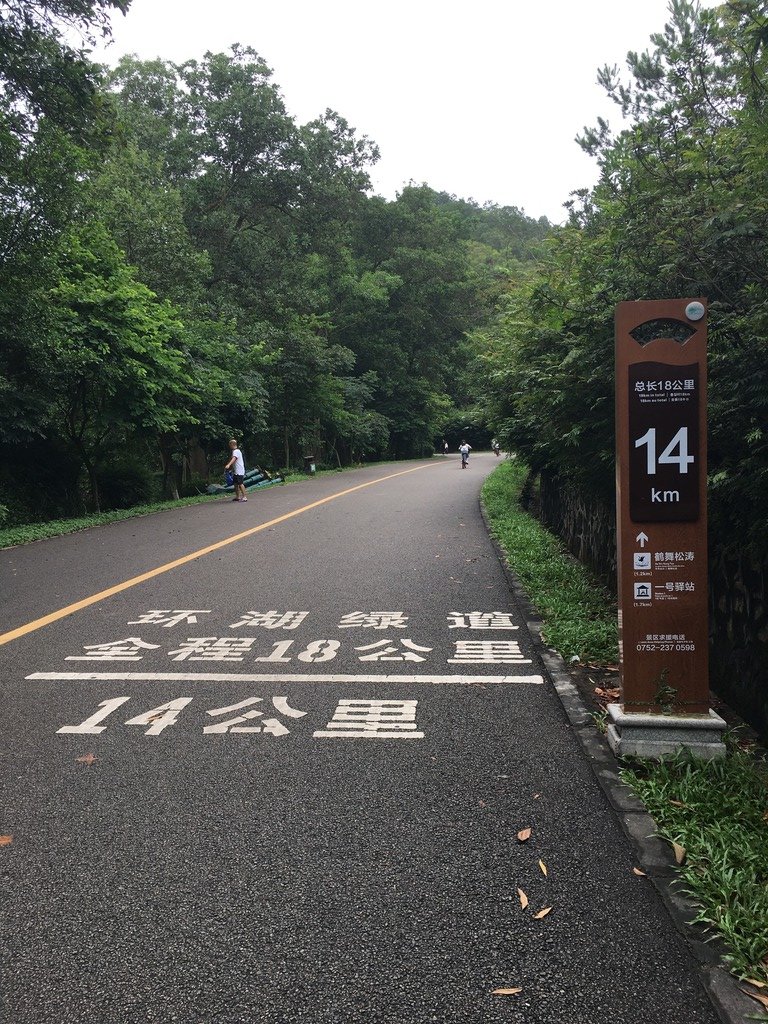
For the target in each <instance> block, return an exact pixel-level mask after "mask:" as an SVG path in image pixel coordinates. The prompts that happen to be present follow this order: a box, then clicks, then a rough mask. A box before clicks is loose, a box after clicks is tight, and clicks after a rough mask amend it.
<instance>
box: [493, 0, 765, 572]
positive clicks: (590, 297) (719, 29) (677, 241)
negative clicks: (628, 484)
mask: <svg viewBox="0 0 768 1024" xmlns="http://www.w3.org/2000/svg"><path fill="white" fill-rule="evenodd" d="M766 25H768V20H767V16H766V13H765V8H764V5H763V4H761V3H760V2H758V0H739V2H738V3H734V4H728V5H724V6H722V7H718V8H708V9H706V10H701V9H699V8H698V7H696V6H695V5H694V4H692V3H688V2H685V0H675V2H674V3H672V5H671V7H670V19H669V23H668V24H667V26H666V27H665V30H664V32H663V33H659V34H658V35H655V36H653V37H652V49H651V50H649V51H648V52H646V53H643V54H634V53H632V54H629V56H628V69H629V75H630V81H629V82H626V83H625V82H623V81H622V80H621V78H620V76H619V73H618V71H617V69H615V68H605V69H603V71H602V72H601V80H602V82H603V84H604V85H605V87H606V89H607V90H608V93H609V95H610V96H611V97H612V98H613V99H614V100H615V101H616V104H617V107H618V108H619V109H620V111H621V113H622V115H623V116H624V117H625V119H626V121H627V125H626V127H624V128H623V130H621V131H619V132H618V133H617V134H615V135H614V134H613V133H612V132H611V131H610V129H609V127H608V125H607V124H606V123H605V122H599V123H598V125H597V126H596V127H595V128H593V129H590V130H585V132H584V134H583V136H582V138H581V142H582V145H583V146H584V148H585V149H586V150H587V152H589V153H591V154H592V155H593V156H595V157H596V158H597V160H598V163H599V165H600V169H601V178H600V182H599V184H598V185H597V186H596V187H595V188H594V189H593V190H592V191H591V192H589V193H587V192H582V193H580V194H579V195H578V196H577V198H576V199H575V200H574V202H573V203H572V206H571V217H570V222H569V224H568V225H567V226H566V227H565V228H562V229H558V230H557V231H555V232H554V233H553V236H552V238H551V240H549V241H548V242H547V243H546V244H545V247H544V250H543V257H542V259H541V260H540V262H539V265H538V267H537V270H536V273H535V274H531V273H530V272H528V273H527V274H523V275H522V277H521V276H519V275H515V276H514V278H512V279H511V280H510V285H509V291H508V294H507V295H506V296H505V297H504V298H503V299H502V301H501V302H500V304H499V308H498V312H497V314H496V319H495V322H494V323H493V324H492V325H490V326H489V327H487V328H486V329H484V330H483V331H481V332H479V333H478V334H477V335H476V340H477V342H478V345H479V348H480V357H479V360H478V363H477V365H476V367H475V377H476V381H477V388H478V390H480V391H481V393H484V394H485V395H486V396H487V401H488V406H489V419H490V422H491V423H492V425H493V428H494V430H495V431H496V432H497V433H498V434H499V436H500V437H501V438H502V440H503V442H504V443H505V444H506V446H507V447H509V448H511V449H512V450H515V451H517V452H519V453H520V455H521V456H522V457H523V458H524V459H525V460H526V461H527V462H528V463H529V464H530V465H531V466H532V467H533V468H542V467H545V468H547V469H549V470H551V471H552V472H553V473H555V474H557V475H559V476H560V477H561V478H562V479H566V480H570V481H572V482H574V483H575V484H576V485H577V486H579V487H581V488H582V489H583V490H585V491H588V492H589V493H591V494H595V495H597V496H600V497H602V499H603V500H604V501H605V502H606V503H610V502H611V500H612V490H613V481H612V477H613V472H612V464H613V450H614V436H613V401H612V394H613V351H612V350H613V323H612V320H613V308H614V306H615V304H616V302H618V301H621V300H625V299H633V298H638V299H640V298H666V297H672V296H681V295H682V296H688V295H690V296H699V295H704V296H707V297H708V298H709V300H710V321H709V337H710V449H709V459H710V470H711V489H710V494H711V515H712V524H713V527H714V531H713V532H714V533H715V534H717V533H721V534H724V533H725V532H726V530H727V532H728V533H730V534H732V535H733V534H736V535H738V536H739V537H740V538H743V540H744V542H748V543H751V544H752V545H753V546H754V547H755V548H757V549H759V550H761V551H763V552H765V551H766V537H768V530H767V529H766V527H767V526H768V438H767V436H766V432H765V429H764V427H765V423H766V419H767V418H768V361H766V359H765V357H764V356H765V352H764V349H765V342H764V339H765V336H766V328H767V327H768V324H767V323H766V310H768V262H766V252H765V246H764V244H763V240H764V238H765V235H766V232H767V231H768V201H766V196H767V195H768V187H767V186H768V180H767V179H766V175H767V174H768V161H766V159H765V155H766V152H768V104H766V94H767V88H766V62H767V61H768V51H766V46H765V39H766Z"/></svg>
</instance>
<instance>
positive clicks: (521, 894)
mask: <svg viewBox="0 0 768 1024" xmlns="http://www.w3.org/2000/svg"><path fill="white" fill-rule="evenodd" d="M517 895H518V896H519V897H520V906H521V907H522V908H523V910H525V908H526V907H527V906H528V897H527V896H526V895H525V893H524V892H523V890H522V889H518V890H517Z"/></svg>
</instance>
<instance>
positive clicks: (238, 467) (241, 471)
mask: <svg viewBox="0 0 768 1024" xmlns="http://www.w3.org/2000/svg"><path fill="white" fill-rule="evenodd" d="M232 455H233V457H234V460H235V464H234V466H233V467H232V474H233V475H234V476H245V462H244V461H243V453H242V452H241V451H240V449H239V448H233V449H232Z"/></svg>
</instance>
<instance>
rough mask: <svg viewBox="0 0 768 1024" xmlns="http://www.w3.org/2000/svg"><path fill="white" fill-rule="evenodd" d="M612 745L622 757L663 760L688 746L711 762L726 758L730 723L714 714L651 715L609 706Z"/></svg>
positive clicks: (618, 706) (609, 735)
mask: <svg viewBox="0 0 768 1024" xmlns="http://www.w3.org/2000/svg"><path fill="white" fill-rule="evenodd" d="M608 717H609V719H610V725H609V726H608V743H609V745H610V748H611V750H612V751H613V752H614V754H616V755H617V756H618V757H661V756H662V755H663V754H674V753H676V752H677V751H678V750H680V749H681V748H683V747H685V748H686V749H687V750H689V751H690V752H691V754H693V756H694V757H700V758H702V759H703V760H706V761H710V760H713V759H715V758H718V757H725V744H724V743H723V740H722V735H723V732H724V731H725V729H726V724H725V722H724V721H723V719H722V718H721V717H720V716H719V715H718V714H716V713H715V712H714V711H710V712H709V713H708V714H706V715H650V714H646V713H645V712H630V713H627V712H625V711H624V705H623V704H609V705H608Z"/></svg>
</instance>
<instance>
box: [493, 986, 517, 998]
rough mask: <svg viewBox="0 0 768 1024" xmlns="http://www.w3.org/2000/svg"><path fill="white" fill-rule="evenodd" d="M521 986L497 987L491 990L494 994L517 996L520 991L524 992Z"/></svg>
mask: <svg viewBox="0 0 768 1024" xmlns="http://www.w3.org/2000/svg"><path fill="white" fill-rule="evenodd" d="M522 991H523V990H522V989H521V988H495V989H494V990H493V992H491V995H492V996H516V995H517V993H518V992H522Z"/></svg>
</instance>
